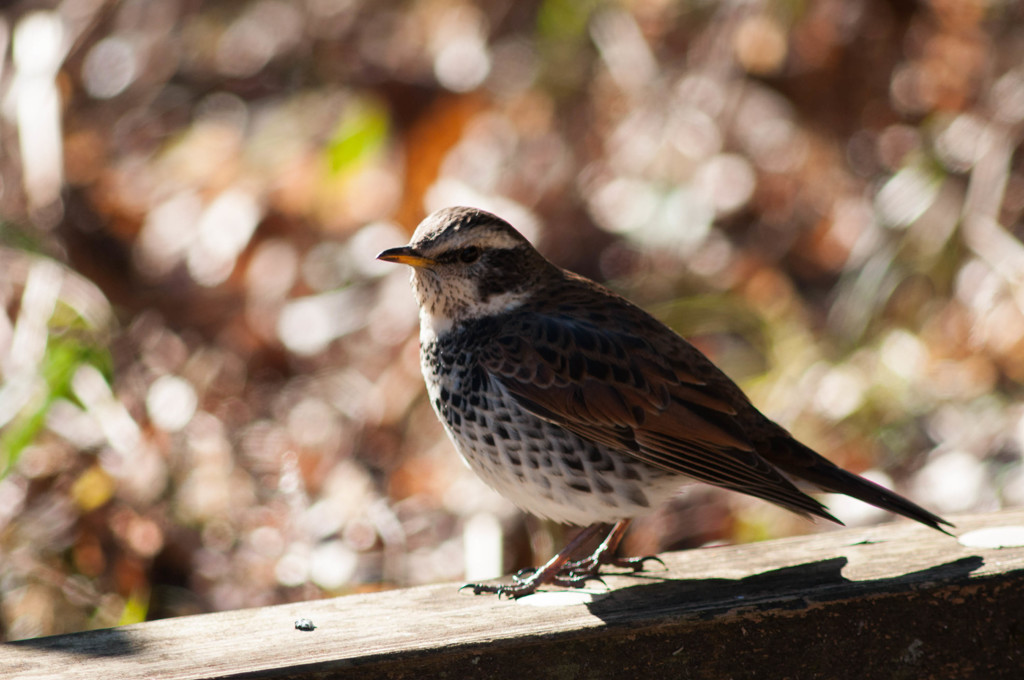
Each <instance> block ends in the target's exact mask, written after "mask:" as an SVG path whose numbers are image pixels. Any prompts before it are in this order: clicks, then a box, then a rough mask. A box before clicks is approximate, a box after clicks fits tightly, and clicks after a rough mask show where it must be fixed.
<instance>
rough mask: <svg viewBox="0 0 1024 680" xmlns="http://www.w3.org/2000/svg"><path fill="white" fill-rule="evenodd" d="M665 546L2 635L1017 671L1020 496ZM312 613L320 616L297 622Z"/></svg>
mask: <svg viewBox="0 0 1024 680" xmlns="http://www.w3.org/2000/svg"><path fill="white" fill-rule="evenodd" d="M955 521H956V523H957V527H958V528H957V533H958V534H959V535H960V536H961V538H960V540H959V542H958V540H957V539H954V538H951V537H949V536H944V535H942V534H939V533H937V532H934V531H929V530H928V529H926V528H923V527H919V526H917V525H913V524H911V523H908V522H902V523H896V524H890V525H885V526H880V527H872V528H867V529H845V530H840V531H835V532H829V533H823V534H817V535H813V536H802V537H797V538H791V539H782V540H778V541H769V542H765V543H760V544H753V545H741V546H729V547H721V548H709V549H702V550H692V551H687V552H682V553H673V554H669V555H665V556H664V557H665V562H666V570H665V571H664V572H653V573H646V574H639V575H622V576H616V575H611V576H609V577H608V578H607V582H608V586H609V589H608V590H601V589H594V590H585V591H578V590H573V591H555V592H547V593H539V594H537V595H533V596H530V597H526V598H523V599H521V600H518V601H514V602H513V601H508V600H499V599H497V598H496V597H493V596H473V595H472V594H470V593H468V592H462V593H460V592H458V590H457V587H456V586H455V585H452V584H447V585H437V586H425V587H420V588H410V589H406V590H400V591H390V592H384V593H374V594H367V595H353V596H348V597H339V598H334V599H330V600H321V601H316V602H303V603H296V604H289V605H280V606H275V607H265V608H261V609H251V610H242V611H235V612H220V613H216V614H207V615H202V616H190V617H182V618H179V619H166V620H161V621H153V622H148V623H143V624H138V625H134V626H126V627H124V628H117V629H110V630H102V631H90V632H87V633H78V634H73V635H64V636H55V637H51V638H41V639H37V640H25V641H20V642H17V643H8V644H5V645H0V669H3V672H4V677H14V678H60V677H68V678H71V677H74V678H82V677H88V678H115V677H117V678H119V677H146V678H154V679H156V680H165V679H171V678H180V679H182V680H191V679H198V678H296V679H299V678H302V679H305V678H318V679H320V678H361V679H362V678H370V679H372V678H417V679H419V678H435V677H436V678H441V677H447V678H499V679H500V678H524V677H526V678H531V680H540V679H541V678H605V677H607V678H616V679H617V680H622V679H623V678H631V677H649V678H655V677H658V678H660V677H683V678H723V677H731V678H744V677H770V678H782V677H793V678H802V677H824V678H858V679H860V678H876V677H878V678H926V677H935V678H957V677H984V678H1004V677H1005V678H1015V679H1016V678H1019V677H1020V672H1021V668H1022V667H1024V539H1022V540H1020V541H1019V543H1012V542H1010V543H1007V542H1003V543H1000V542H999V541H998V540H997V541H995V542H992V540H991V539H988V538H986V541H989V542H988V543H986V542H985V541H981V542H977V541H976V542H973V543H972V542H971V541H969V540H966V539H967V538H968V537H969V536H977V535H978V531H977V530H979V529H985V528H992V527H1004V528H1006V527H1014V526H1016V527H1018V532H1017V535H1018V536H1019V535H1020V534H1024V528H1020V527H1024V512H1021V511H1015V512H1003V513H995V514H991V515H982V516H974V517H961V518H956V520H955ZM303 617H304V618H308V619H310V620H311V621H312V622H313V624H314V626H315V628H314V629H313V630H308V631H303V630H297V629H296V626H295V621H296V620H297V619H299V618H303Z"/></svg>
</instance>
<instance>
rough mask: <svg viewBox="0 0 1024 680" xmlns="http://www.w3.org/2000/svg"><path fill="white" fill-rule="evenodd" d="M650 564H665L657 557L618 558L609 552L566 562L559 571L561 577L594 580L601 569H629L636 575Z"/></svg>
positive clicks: (599, 552) (596, 553)
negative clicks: (606, 567)
mask: <svg viewBox="0 0 1024 680" xmlns="http://www.w3.org/2000/svg"><path fill="white" fill-rule="evenodd" d="M648 562H657V563H658V564H660V565H661V566H663V567H664V566H665V563H664V562H663V561H662V560H661V558H660V557H658V556H657V555H644V556H643V557H617V556H615V555H611V554H609V553H607V552H601V551H598V552H595V553H594V554H593V555H591V556H590V557H585V558H583V559H582V560H576V561H574V562H566V563H565V565H563V566H562V569H561V571H559V576H568V577H583V578H587V577H590V578H593V577H595V576H596V575H597V573H598V572H599V571H600V570H601V567H605V566H608V567H618V568H619V569H629V570H631V571H632V572H633V573H634V574H635V573H637V572H640V571H644V569H645V568H646V565H647V563H648Z"/></svg>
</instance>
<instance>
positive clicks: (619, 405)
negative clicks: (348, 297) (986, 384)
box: [378, 208, 952, 597]
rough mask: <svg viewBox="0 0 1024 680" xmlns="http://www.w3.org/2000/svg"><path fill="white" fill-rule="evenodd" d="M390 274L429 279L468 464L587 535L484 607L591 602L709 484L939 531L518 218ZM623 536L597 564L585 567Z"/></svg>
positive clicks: (453, 430) (433, 241) (427, 297)
mask: <svg viewBox="0 0 1024 680" xmlns="http://www.w3.org/2000/svg"><path fill="white" fill-rule="evenodd" d="M378 259H381V260H385V261H387V262H399V263H402V264H407V265H410V266H411V267H412V268H413V274H412V288H413V292H414V294H415V296H416V300H417V302H418V303H419V306H420V359H421V365H422V369H423V376H424V378H425V380H426V384H427V391H428V393H429V395H430V401H431V403H432V404H433V407H434V410H435V411H436V412H437V415H438V417H439V418H440V419H441V422H442V423H443V424H444V427H445V429H446V430H447V431H448V434H449V436H450V437H451V439H452V442H454V444H455V448H456V449H458V451H459V453H460V454H462V457H463V458H464V459H465V461H466V462H467V463H468V464H469V466H470V467H471V468H472V469H473V470H474V471H475V472H476V473H477V474H478V475H480V477H481V478H482V479H483V480H484V481H485V482H486V483H487V484H489V485H490V486H491V487H493V488H494V489H495V490H497V491H498V492H499V493H500V494H502V495H503V496H505V497H506V498H508V499H509V500H511V501H512V502H513V503H515V504H516V505H517V506H519V507H520V508H522V509H523V510H525V511H526V512H529V513H532V514H534V515H537V516H540V517H546V518H549V519H552V520H554V521H556V522H564V523H569V524H576V525H580V526H585V527H587V528H586V529H584V530H583V531H582V532H580V534H579V535H578V536H577V537H576V538H575V539H574V540H573V541H572V542H571V543H570V544H569V545H568V546H567V547H566V548H565V549H564V550H562V551H561V552H560V553H558V554H557V555H555V557H553V558H552V559H551V560H550V561H549V562H548V563H547V564H545V565H544V566H542V567H540V568H539V569H536V570H527V571H526V572H520V574H518V575H517V576H516V577H514V579H513V583H512V584H510V585H487V584H484V585H471V586H469V587H472V588H473V591H474V592H476V593H478V594H479V593H483V592H490V593H498V594H499V595H507V596H509V597H520V596H523V595H528V594H530V593H533V592H534V591H536V590H537V588H538V587H539V586H542V585H545V584H552V583H553V584H557V585H563V586H579V585H582V584H583V583H585V582H586V581H587V580H588V579H592V578H596V577H597V574H598V571H599V570H600V568H601V566H602V565H614V566H619V567H630V568H632V569H634V570H640V569H642V568H643V564H644V561H645V560H647V559H657V558H652V557H646V558H619V557H616V556H615V550H616V548H617V546H618V543H619V541H620V540H621V539H622V537H623V535H624V534H625V531H626V527H627V526H628V524H629V522H630V520H631V519H632V518H634V517H637V516H639V515H642V514H645V513H648V512H650V511H651V510H652V509H653V507H654V506H656V505H657V504H658V503H661V502H662V501H664V500H666V499H667V498H669V497H670V496H672V495H673V494H675V493H676V492H677V491H678V490H679V488H680V487H681V486H682V485H684V484H689V483H694V482H704V483H707V484H713V485H715V486H718V487H722V488H725V489H731V490H733V491H739V492H741V493H745V494H749V495H751V496H756V497H757V498H761V499H764V500H766V501H770V502H772V503H775V504H777V505H780V506H782V507H784V508H787V509H789V510H792V511H793V512H796V513H798V514H801V515H804V516H808V517H810V516H817V517H823V518H825V519H828V520H831V521H833V522H838V523H840V524H841V522H839V520H838V519H836V518H835V517H833V516H832V515H831V514H829V513H828V511H827V510H826V509H825V507H824V506H823V505H822V504H821V503H819V502H818V501H816V500H814V499H813V498H811V497H810V496H808V495H806V494H804V493H803V492H802V491H800V490H799V489H797V487H796V486H795V485H794V481H796V480H800V481H803V482H809V483H811V484H812V485H814V486H816V487H818V488H820V489H823V490H826V491H832V492H836V493H843V494H846V495H848V496H853V497H854V498H858V499H860V500H862V501H864V502H866V503H870V504H871V505H875V506H877V507H879V508H884V509H886V510H889V511H891V512H895V513H897V514H900V515H903V516H905V517H909V518H910V519H913V520H916V521H918V522H921V523H922V524H925V525H927V526H929V527H932V528H934V529H938V530H939V531H943V529H942V526H941V525H947V526H952V525H950V523H949V522H947V521H945V520H944V519H942V518H941V517H938V516H936V515H934V514H932V513H930V512H928V511H927V510H925V509H924V508H921V507H919V506H917V505H915V504H914V503H912V502H910V501H909V500H907V499H905V498H903V497H902V496H899V495H898V494H895V493H893V492H892V491H889V490H887V489H885V488H883V487H881V486H879V485H877V484H875V483H873V482H870V481H868V480H866V479H864V478H862V477H859V476H857V475H855V474H853V473H850V472H847V471H845V470H843V469H842V468H840V467H838V466H836V465H834V464H833V463H831V462H829V461H828V460H826V459H825V458H823V457H821V456H820V455H818V454H817V453H815V452H814V451H812V450H811V449H810V448H808V447H806V446H804V445H803V444H801V443H800V442H798V441H797V440H796V439H794V438H793V437H792V435H790V434H789V433H788V432H787V431H786V430H785V429H783V428H782V427H781V426H780V425H778V424H776V423H775V422H773V421H771V420H769V419H768V418H767V417H765V416H764V415H763V414H762V413H761V412H760V411H758V410H757V409H756V408H754V406H753V405H752V404H751V403H750V400H749V399H747V397H746V395H745V394H744V393H743V392H742V390H740V388H739V387H738V386H737V385H736V383H734V382H733V381H732V380H730V379H729V378H728V377H727V376H726V375H725V374H724V373H722V371H720V370H719V369H718V368H717V367H716V366H715V365H714V364H712V363H711V361H710V360H709V359H708V358H707V357H705V356H704V355H703V354H702V353H701V352H700V351H699V350H698V349H696V348H695V347H694V346H693V345H691V344H690V343H688V342H687V341H686V340H684V339H683V338H681V337H680V336H679V335H677V334H676V333H675V332H674V331H672V330H671V329H670V328H668V327H667V326H665V325H664V324H662V323H661V322H659V321H657V320H656V319H654V317H652V316H650V315H649V314H647V313H646V312H644V311H643V310H642V309H640V308H639V307H636V306H635V305H633V304H632V303H630V302H628V301H627V300H625V299H624V298H622V297H620V296H619V295H616V294H615V293H613V292H611V291H610V290H608V289H607V288H604V287H603V286H601V285H599V284H597V283H594V282H593V281H590V280H589V279H586V278H584V277H582V276H579V275H577V274H573V273H572V272H569V271H565V270H563V269H560V268H558V267H556V266H555V265H554V264H552V263H550V262H548V261H547V260H546V259H545V258H544V257H543V256H542V255H541V254H540V253H538V252H537V251H536V250H535V249H534V247H533V246H532V245H531V244H530V243H529V241H527V240H526V239H525V238H524V237H523V236H522V235H521V234H520V233H519V232H517V231H516V230H515V229H513V228H512V226H511V225H509V224H508V223H507V222H505V221H504V220H502V219H501V218H499V217H497V216H495V215H492V214H490V213H487V212H484V211H482V210H476V209H473V208H445V209H443V210H439V211H437V212H435V213H434V214H432V215H430V216H429V217H427V218H426V219H425V220H423V222H422V223H420V225H419V227H418V228H417V229H416V232H415V233H414V234H413V237H412V242H411V243H410V244H409V245H407V246H402V247H400V248H391V249H389V250H385V251H384V252H383V253H381V254H380V255H379V256H378ZM608 525H612V528H611V531H610V532H609V533H608V535H607V537H606V538H605V539H604V541H603V542H602V543H601V544H600V546H599V547H598V548H597V550H595V551H594V553H593V554H592V555H590V556H589V557H586V558H584V559H579V560H575V561H570V560H571V558H572V557H574V555H575V552H576V551H578V550H580V549H581V548H582V546H583V545H585V544H587V543H589V542H590V541H592V540H594V539H595V538H596V537H597V536H598V535H599V534H600V533H601V532H602V531H603V530H606V529H607V526H608Z"/></svg>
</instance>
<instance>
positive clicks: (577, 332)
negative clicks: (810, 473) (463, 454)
mask: <svg viewBox="0 0 1024 680" xmlns="http://www.w3.org/2000/svg"><path fill="white" fill-rule="evenodd" d="M588 283H589V282H588ZM590 285H593V284H590ZM563 290H564V289H563ZM599 290H601V291H602V292H603V289H599ZM592 291H593V289H591V292H588V294H587V296H581V297H579V298H577V297H575V296H574V295H572V292H571V291H570V293H569V294H568V295H563V296H562V298H561V299H560V300H555V301H552V304H551V305H550V306H549V307H548V308H546V309H545V308H543V306H542V311H541V313H538V310H537V308H536V307H532V308H531V311H530V314H528V315H527V314H522V315H520V314H510V315H507V316H506V317H504V318H503V319H502V323H501V327H500V328H499V329H497V334H496V336H495V337H496V342H493V343H491V344H490V346H489V349H488V350H487V351H486V352H484V354H483V358H482V364H483V366H484V368H485V369H487V370H488V371H489V372H490V373H491V374H492V375H494V376H495V377H496V378H497V379H498V380H499V381H500V382H501V383H502V384H503V385H504V386H505V388H506V389H507V390H508V391H509V393H510V394H511V395H512V396H514V397H515V398H516V399H517V400H518V401H519V403H520V404H521V405H522V406H523V407H524V408H526V409H527V410H529V411H531V412H532V413H534V414H535V415H537V416H538V417H541V418H544V419H546V420H548V421H550V422H553V423H555V424H557V425H560V426H562V427H564V428H566V429H567V430H570V431H571V432H573V433H575V434H576V435H578V436H580V437H583V438H585V439H588V440H591V441H594V442H598V443H601V444H604V445H607V446H613V447H615V448H617V449H619V450H621V451H623V452H625V453H628V454H629V455H632V456H635V457H636V458H639V459H640V460H643V461H645V462H646V463H648V464H650V465H654V466H656V467H660V468H662V469H665V470H669V471H672V472H675V473H679V474H682V475H686V476H688V477H691V478H694V479H697V480H700V481H703V482H707V483H709V484H714V485H716V486H721V487H724V488H728V489H732V490H735V491H740V492H742V493H746V494H750V495H753V496H757V497H759V498H763V499H765V500H768V501H771V502H774V503H777V504H779V505H782V506H784V507H786V508H789V509H791V510H794V511H795V512H798V513H801V514H813V515H818V516H821V517H826V518H828V519H831V520H835V518H833V517H832V516H831V515H829V514H828V513H827V512H826V511H825V510H824V508H823V506H822V505H821V504H820V503H818V502H817V501H815V500H814V499H812V498H811V497H809V496H807V495H806V494H804V493H802V492H801V491H799V490H798V489H797V488H796V487H795V486H794V485H793V484H792V483H791V482H790V481H789V480H788V479H787V478H786V477H785V476H784V475H783V474H781V473H780V472H779V471H778V470H777V469H776V468H775V467H774V466H772V465H771V464H770V463H768V462H767V461H766V460H765V459H764V458H762V457H761V456H760V455H759V454H758V453H757V451H755V447H754V445H753V444H752V443H751V441H750V439H749V437H748V436H747V434H746V432H745V431H744V428H743V425H742V423H741V421H740V419H739V418H737V417H736V415H737V413H738V411H739V410H745V411H746V410H753V407H752V406H750V404H749V402H747V401H746V398H745V397H744V396H743V394H742V392H741V391H740V390H739V388H738V387H736V386H735V385H734V384H733V383H732V382H731V381H729V380H728V378H726V377H725V376H724V374H721V373H720V372H719V371H718V369H717V368H714V366H713V365H712V364H711V363H710V361H708V360H707V359H706V358H704V357H703V355H701V354H700V353H699V352H698V351H697V350H696V349H694V348H692V347H691V346H689V345H688V344H687V343H686V342H685V341H684V340H683V339H682V338H680V337H679V336H678V335H676V334H675V333H673V332H672V331H671V330H669V329H668V328H667V327H665V326H663V325H661V324H660V323H658V322H657V321H655V320H654V319H653V318H652V317H650V316H648V315H647V314H646V313H645V312H643V311H641V310H639V309H638V308H636V307H634V306H633V305H631V304H630V303H628V302H626V301H625V300H623V299H621V298H619V297H617V296H614V295H613V294H611V293H606V297H604V298H603V299H602V304H601V305H600V306H599V311H597V312H595V311H594V309H595V307H596V306H595V305H593V304H592V303H591V304H589V305H588V304H585V303H584V301H585V300H592V297H591V296H592V295H593V292H592ZM609 310H613V311H612V313H611V314H609ZM594 314H598V315H599V318H594ZM652 339H653V340H652ZM700 376H703V377H700ZM835 521H838V520H835Z"/></svg>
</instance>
